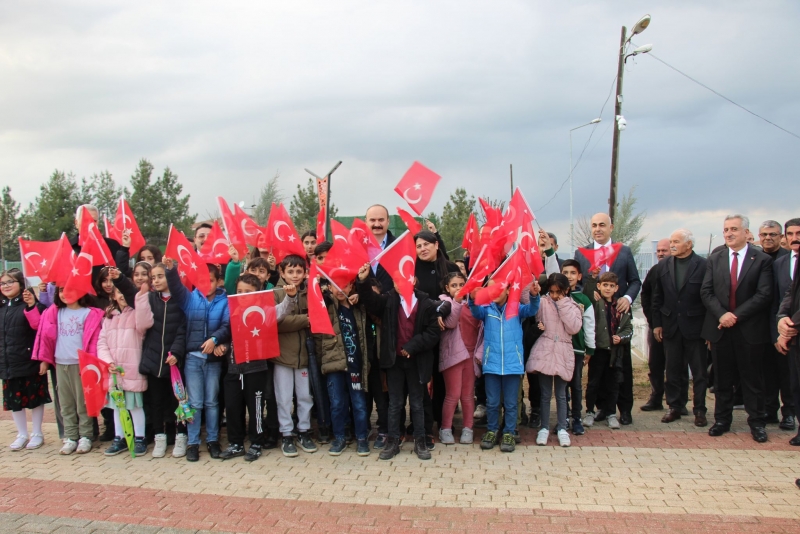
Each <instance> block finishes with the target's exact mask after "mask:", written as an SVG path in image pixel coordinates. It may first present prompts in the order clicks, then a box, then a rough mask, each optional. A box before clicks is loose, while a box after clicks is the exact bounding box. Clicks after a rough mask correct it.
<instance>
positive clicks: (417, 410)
mask: <svg viewBox="0 0 800 534" xmlns="http://www.w3.org/2000/svg"><path fill="white" fill-rule="evenodd" d="M386 382H387V384H388V386H389V437H392V438H395V439H400V436H402V435H403V434H404V432H403V429H402V421H403V416H404V414H405V408H406V403H405V394H404V393H405V392H404V389H407V391H408V403H409V404H410V405H411V423H412V424H413V425H414V438H424V437H425V413H424V409H423V407H422V403H423V400H422V399H423V396H424V390H425V389H427V388H426V387H425V385H423V384H421V383H420V381H419V370H418V369H417V362H416V361H415V360H414V359H409V358H403V357H402V356H397V360H396V361H395V363H394V365H393V366H392V367H390V368H389V369H387V370H386Z"/></svg>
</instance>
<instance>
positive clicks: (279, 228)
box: [267, 204, 306, 263]
mask: <svg viewBox="0 0 800 534" xmlns="http://www.w3.org/2000/svg"><path fill="white" fill-rule="evenodd" d="M267 235H268V239H270V241H271V242H272V255H273V256H275V261H276V262H278V263H280V262H282V261H283V258H285V257H286V256H289V255H290V254H295V255H297V256H300V257H301V258H304V259H305V257H306V249H304V248H303V243H302V242H301V241H300V237H299V236H298V235H297V230H295V228H294V223H293V222H292V218H291V217H289V214H288V213H287V212H286V208H285V207H283V204H278V205H277V206H274V207H273V208H272V210H271V211H270V212H269V222H268V223H267Z"/></svg>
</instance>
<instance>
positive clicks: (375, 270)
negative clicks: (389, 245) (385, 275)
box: [372, 232, 389, 274]
mask: <svg viewBox="0 0 800 534" xmlns="http://www.w3.org/2000/svg"><path fill="white" fill-rule="evenodd" d="M387 239H389V233H388V232H387V233H386V235H385V236H383V241H381V250H386V240H387ZM378 265H379V263H378V262H377V261H376V262H375V263H373V264H372V274H378Z"/></svg>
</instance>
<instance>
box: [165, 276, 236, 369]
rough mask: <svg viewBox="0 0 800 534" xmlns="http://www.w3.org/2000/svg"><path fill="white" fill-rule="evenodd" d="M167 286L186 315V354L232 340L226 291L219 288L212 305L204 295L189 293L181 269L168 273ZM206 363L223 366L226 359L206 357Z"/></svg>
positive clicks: (212, 355) (209, 355)
mask: <svg viewBox="0 0 800 534" xmlns="http://www.w3.org/2000/svg"><path fill="white" fill-rule="evenodd" d="M167 285H168V286H169V292H170V295H172V297H171V298H170V300H172V299H175V301H176V302H177V303H178V306H180V308H181V310H183V313H184V314H185V315H186V343H185V347H186V348H185V354H189V353H190V352H200V351H201V350H202V349H201V347H202V346H203V343H205V342H206V341H207V340H209V339H211V338H212V337H213V338H215V339H216V341H217V345H220V344H222V343H227V342H228V341H230V339H231V317H230V312H229V311H228V297H227V295H226V294H225V290H224V289H221V288H217V291H216V294H215V295H214V299H213V300H211V301H210V302H209V300H208V298H206V296H205V295H203V293H202V292H201V291H200V290H198V289H194V290H193V291H189V290H188V289H186V287H185V286H184V285H183V284H182V283H181V277H180V274H178V269H177V268H173V269H167ZM206 357H207V361H208V362H209V363H211V362H221V361H222V359H223V356H214V354H207V355H206Z"/></svg>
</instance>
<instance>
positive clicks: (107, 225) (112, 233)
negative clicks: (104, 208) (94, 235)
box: [103, 214, 122, 243]
mask: <svg viewBox="0 0 800 534" xmlns="http://www.w3.org/2000/svg"><path fill="white" fill-rule="evenodd" d="M103 230H105V236H106V237H107V238H108V239H113V240H114V241H116V242H117V243H121V242H122V236H121V235H119V234H117V230H116V229H115V228H114V227H113V226H111V222H110V221H109V220H108V217H106V216H105V214H103Z"/></svg>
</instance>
